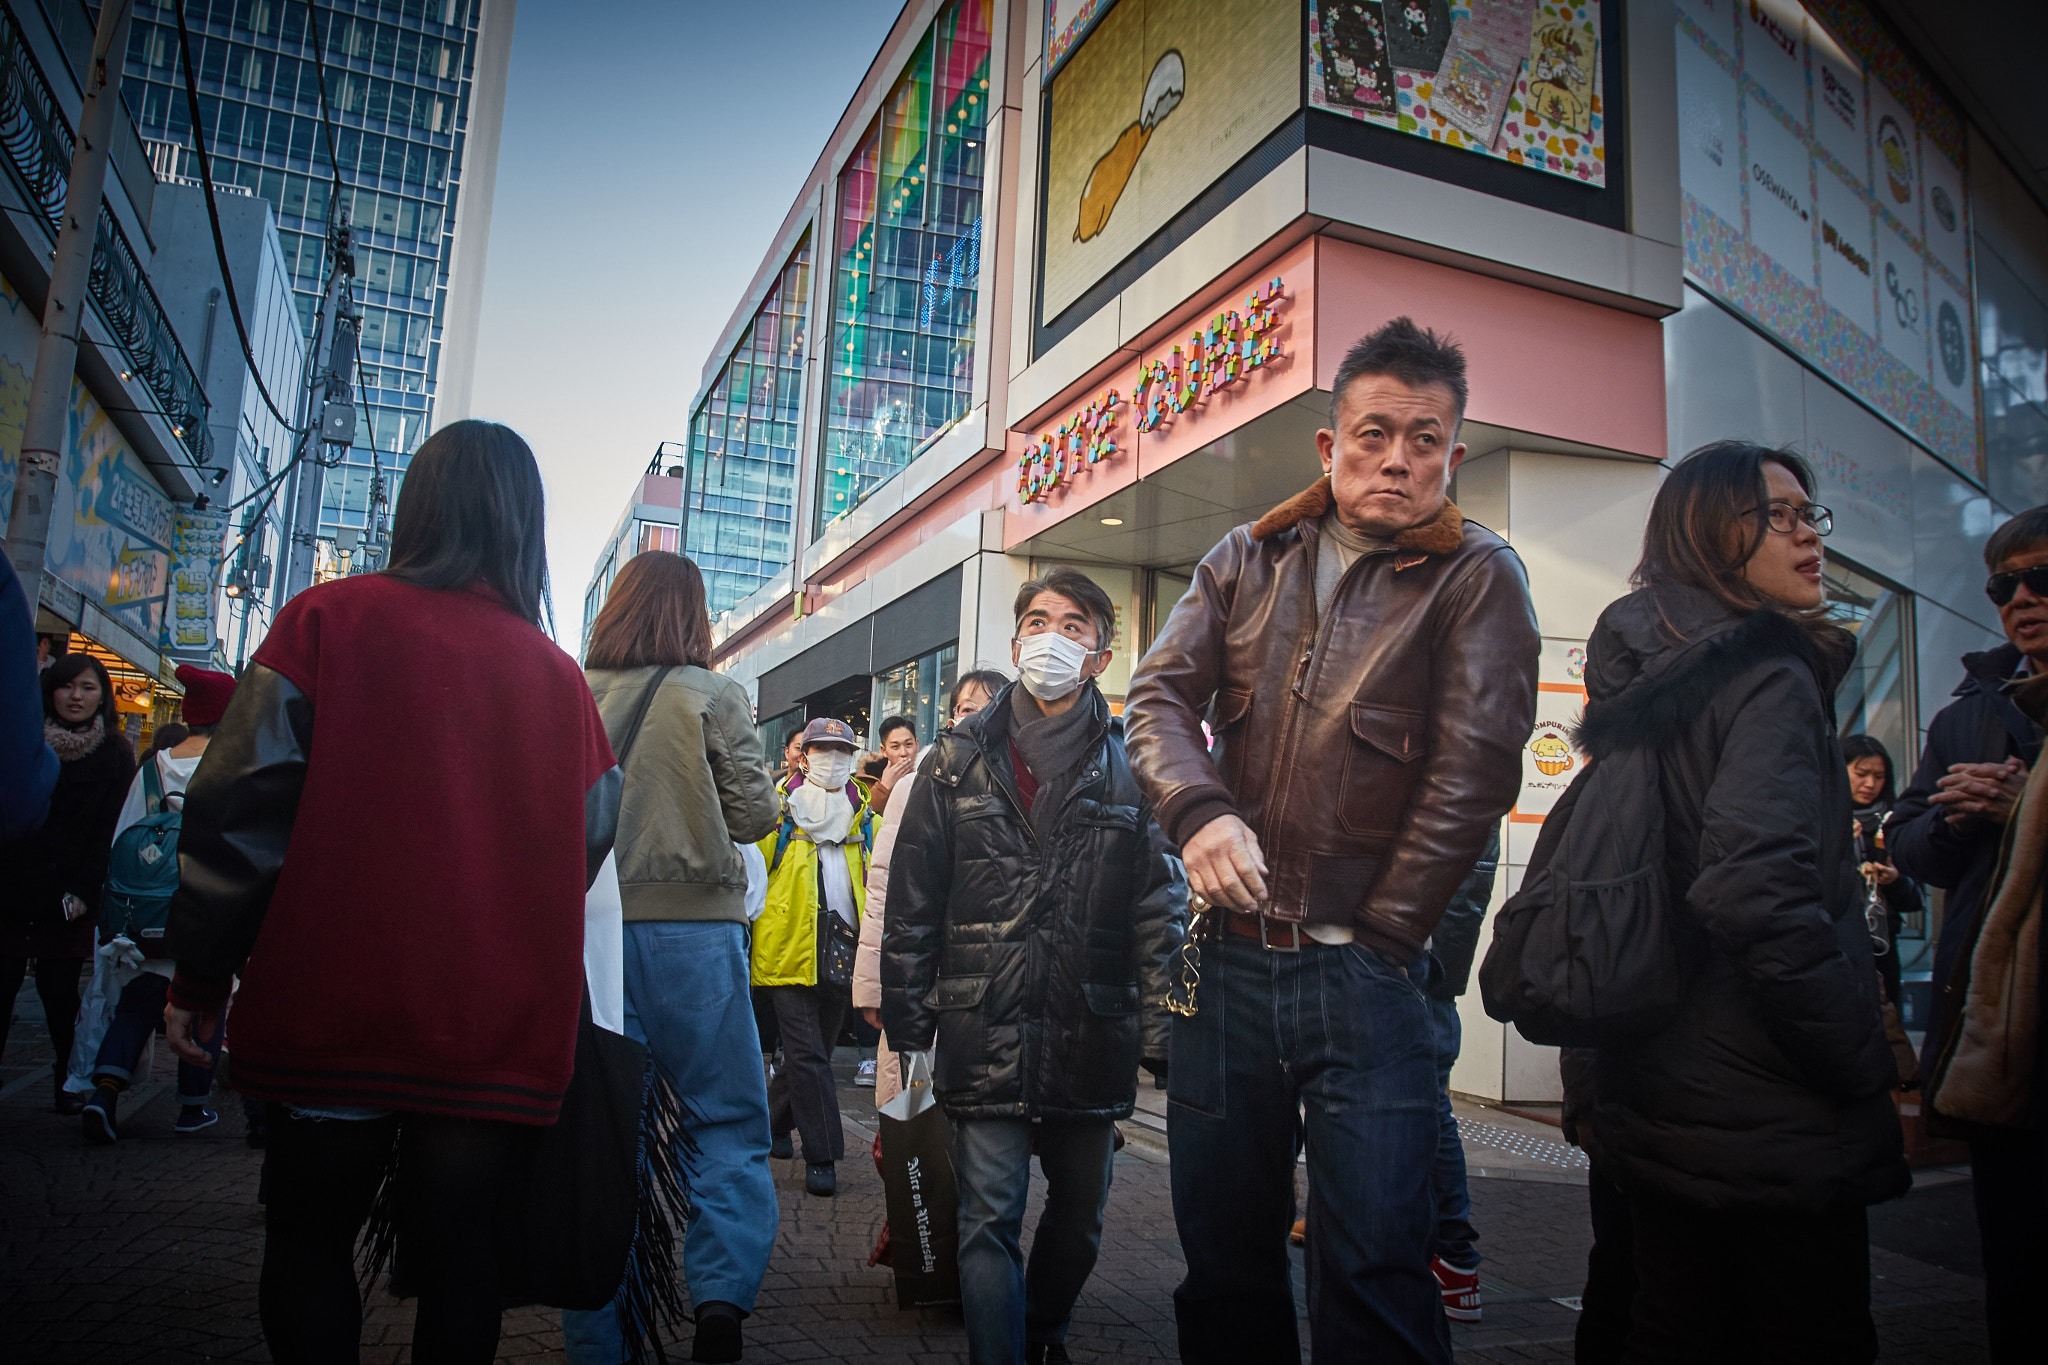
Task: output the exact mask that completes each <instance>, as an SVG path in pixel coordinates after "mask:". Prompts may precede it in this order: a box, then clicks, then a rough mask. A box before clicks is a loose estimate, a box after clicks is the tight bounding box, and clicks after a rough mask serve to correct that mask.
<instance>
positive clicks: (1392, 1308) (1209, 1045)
mask: <svg viewBox="0 0 2048 1365" xmlns="http://www.w3.org/2000/svg"><path fill="white" fill-rule="evenodd" d="M1201 974H1202V982H1201V990H1200V995H1199V1001H1200V1011H1199V1012H1198V1013H1197V1014H1195V1015H1194V1016H1193V1017H1192V1018H1186V1017H1182V1016H1178V1015H1176V1016H1175V1018H1174V1021H1173V1069H1172V1072H1171V1074H1170V1075H1169V1076H1168V1078H1167V1099H1168V1105H1167V1136H1168V1139H1169V1141H1170V1142H1171V1143H1172V1146H1173V1166H1172V1181H1173V1216H1174V1222H1175V1224H1176V1225H1177V1226H1178V1228H1179V1230H1180V1243H1181V1250H1182V1252H1183V1253H1184V1254H1185V1255H1186V1257H1187V1263H1188V1272H1187V1278H1186V1279H1184V1280H1182V1281H1181V1284H1180V1287H1179V1288H1178V1289H1176V1290H1174V1293H1173V1304H1174V1316H1175V1319H1176V1320H1177V1322H1178V1325H1179V1329H1180V1354H1181V1360H1182V1361H1183V1362H1186V1365H1208V1362H1211V1361H1214V1362H1218V1363H1219V1365H1221V1363H1222V1362H1229V1363H1230V1365H1240V1363H1241V1362H1247V1361H1252V1362H1260V1365H1266V1363H1267V1362H1274V1361H1290V1362H1291V1361H1297V1360H1299V1359H1300V1356H1301V1346H1300V1341H1299V1338H1298V1336H1297V1334H1296V1331H1295V1326H1294V1294H1293V1290H1292V1287H1291V1283H1290V1280H1291V1271H1290V1266H1289V1262H1288V1259H1287V1232H1288V1228H1289V1227H1290V1226H1291V1224H1292V1223H1293V1220H1294V1165H1295V1155H1296V1152H1297V1150H1298V1149H1297V1146H1296V1142H1297V1138H1296V1131H1297V1123H1299V1122H1301V1121H1302V1120H1300V1119H1298V1118H1297V1115H1299V1114H1301V1113H1302V1111H1303V1109H1304V1108H1305V1109H1306V1120H1305V1123H1306V1127H1305V1131H1306V1136H1307V1141H1308V1166H1309V1180H1308V1184H1309V1197H1308V1248H1307V1251H1308V1257H1307V1259H1308V1310H1309V1338H1310V1347H1311V1350H1312V1352H1313V1354H1314V1357H1315V1359H1317V1360H1319V1361H1322V1360H1370V1361H1376V1362H1393V1361H1425V1362H1429V1365H1450V1359H1451V1337H1450V1328H1449V1326H1448V1324H1447V1323H1446V1322H1445V1319H1444V1313H1443V1303H1442V1300H1441V1298H1440V1297H1439V1295H1438V1291H1437V1284H1436V1277H1435V1276H1433V1275H1431V1274H1430V1272H1429V1258H1430V1253H1431V1250H1432V1248H1433V1247H1434V1245H1435V1243H1436V1238H1437V1207H1436V1192H1435V1188H1434V1184H1435V1182H1434V1179H1433V1172H1434V1170H1435V1166H1436V1159H1437V1153H1438V1149H1439V1147H1440V1145H1441V1141H1442V1112H1443V1091H1442V1090H1441V1088H1440V1087H1439V1086H1438V1083H1437V1075H1438V1064H1437V1047H1436V1040H1435V1037H1434V1030H1433V1029H1432V1028H1431V1019H1430V1003H1429V1000H1428V999H1427V998H1426V997H1425V996H1424V995H1423V993H1422V983H1423V982H1424V981H1425V980H1426V979H1427V975H1428V958H1427V957H1426V956H1424V957H1418V958H1417V959H1416V960H1415V961H1414V962H1413V963H1410V964H1407V965H1406V966H1397V965H1395V964H1393V963H1390V962H1388V961H1387V960H1386V959H1385V958H1383V957H1381V956H1380V955H1379V954H1378V953H1375V952H1373V951H1372V950H1371V949H1368V948H1365V947H1362V946H1360V945H1357V944H1346V945H1342V946H1333V945H1322V944H1311V945H1308V946H1306V947H1304V948H1302V949H1301V950H1300V951H1299V952H1269V951H1267V950H1266V949H1264V948H1261V947H1260V946H1259V945H1258V944H1257V943H1255V942H1251V941H1248V940H1245V939H1241V938H1236V937H1232V936H1225V937H1224V938H1223V940H1222V941H1221V942H1219V943H1211V944H1207V945H1204V946H1203V948H1202V959H1201Z"/></svg>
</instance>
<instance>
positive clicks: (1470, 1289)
mask: <svg viewBox="0 0 2048 1365" xmlns="http://www.w3.org/2000/svg"><path fill="white" fill-rule="evenodd" d="M1429 1269H1430V1273H1431V1274H1433V1275H1435V1276H1436V1287H1437V1291H1438V1292H1439V1293H1440V1294H1442V1295H1443V1300H1444V1316H1445V1317H1447V1318H1449V1319H1450V1320H1451V1321H1452V1322H1477V1321H1479V1272H1478V1271H1477V1270H1460V1269H1458V1268H1457V1267H1456V1266H1449V1265H1445V1264H1444V1263H1443V1258H1442V1257H1437V1258H1435V1259H1433V1260H1432V1261H1430V1263H1429Z"/></svg>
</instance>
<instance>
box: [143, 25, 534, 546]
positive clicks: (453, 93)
mask: <svg viewBox="0 0 2048 1365" xmlns="http://www.w3.org/2000/svg"><path fill="white" fill-rule="evenodd" d="M514 13H515V4H514V0H320V3H317V4H313V5H310V6H309V5H306V4H303V3H298V2H297V0H291V2H289V3H287V0H212V3H211V4H210V5H209V4H197V5H187V6H186V7H185V23H186V26H187V29H188V31H189V32H190V34H191V37H192V42H193V51H192V54H191V55H192V63H193V69H194V75H195V77H196V79H197V83H198V86H199V92H200V107H201V111H202V113H203V115H204V120H205V121H204V123H203V125H202V127H203V131H204V132H205V134H206V144H207V152H208V156H209V158H210V159H211V161H212V164H213V175H214V179H215V180H216V181H221V182H226V183H230V184H235V185H240V186H242V187H243V188H245V189H247V190H249V191H250V192H251V193H253V194H255V195H257V196H259V197H261V198H263V199H264V200H266V201H268V203H269V204H270V207H271V209H272V211H273V212H274V213H275V214H276V216H277V224H278V233H279V240H280V243H281V245H282V249H283V253H284V260H285V264H286V268H287V271H288V274H289V276H290V278H291V281H292V285H293V289H294V291H295V299H296V306H297V311H298V317H299V323H300V328H301V331H302V332H303V333H305V334H306V335H308V336H310V334H311V329H312V322H313V315H314V310H315V309H316V308H317V306H318V304H319V301H320V297H321V294H322V291H323V290H324V288H325V286H326V281H327V274H328V269H329V262H328V259H327V254H326V238H327V229H328V225H329V223H330V222H331V221H333V220H334V219H335V217H336V216H337V215H338V214H339V213H340V212H342V211H344V210H345V211H346V212H347V213H348V216H349V221H350V223H351V224H352V225H353V226H354V227H355V228H356V229H357V237H356V240H357V243H358V246H357V253H356V254H357V282H356V295H355V296H356V300H357V303H358V304H359V305H360V306H361V308H362V312H363V327H362V335H361V371H362V372H361V376H360V382H361V385H362V396H363V399H364V402H365V407H366V410H367V416H366V420H365V421H364V422H362V423H361V424H359V429H358V431H357V433H356V440H355V444H354V446H352V447H351V448H350V449H349V450H348V451H347V452H346V453H345V455H344V458H343V460H342V463H341V464H340V466H339V467H337V468H334V469H331V470H329V471H327V473H326V478H325V483H324V485H323V491H322V497H321V503H320V513H319V516H320V526H319V532H318V535H319V538H320V539H321V540H323V541H325V542H327V544H326V545H325V546H324V547H323V550H322V553H323V558H324V559H326V560H328V561H330V562H331V561H332V560H333V558H334V556H335V553H336V547H337V546H339V545H341V544H353V543H354V542H355V540H356V539H357V538H358V537H360V536H361V535H362V533H363V532H365V531H366V530H368V529H369V528H370V527H371V525H372V524H373V522H374V521H375V517H374V515H373V512H372V508H371V497H372V494H373V487H374V486H375V485H376V484H377V483H378V481H379V479H380V477H381V482H382V488H381V490H378V491H381V493H382V495H383V497H384V498H385V499H386V500H387V501H388V503H389V504H391V505H395V503H396V501H397V490H398V484H399V482H400V481H402V479H403V477H404V471H405V467H406V464H407V463H408V462H409V460H410V459H411V455H412V452H413V450H414V449H415V448H417V447H418V445H419V443H420V441H421V440H422V439H424V438H425V436H426V435H427V433H428V432H429V431H430V430H432V429H433V428H434V427H435V426H437V425H441V424H445V423H446V422H449V421H453V420H456V419H458V418H461V417H465V416H467V415H468V410H469V393H470V385H471V378H472V374H473V369H472V367H473V364H474V354H473V353H474V348H475V339H476V328H477V325H478V316H479V310H480V308H481V306H482V287H483V267H484V259H485V253H486V249H487V246H488V243H489V237H490V217H491V196H492V188H493V183H494V180H495V177H496V173H497V159H498V136H499V125H500V124H501V122H502V120H503V114H504V100H505V81H506V74H507V71H508V68H509V62H510V56H511V43H512V25H513V19H514ZM309 17H310V22H311V25H312V28H313V30H314V31H317V33H318V36H319V40H320V56H321V60H322V62H324V65H325V70H326V73H327V84H328V89H327V104H328V108H329V109H330V110H331V112H332V117H333V122H334V137H335V149H334V156H335V159H336V162H338V164H335V165H331V164H330V161H329V157H328V152H327V147H326V139H325V132H324V130H323V127H322V122H321V106H320V89H319V84H318V77H317V68H316V64H315V61H314V49H313V37H312V33H311V32H309V27H308V25H309ZM123 72H124V75H123V80H122V94H123V96H124V97H125V99H126V101H127V104H128V107H129V109H130V111H131V112H132V113H133V114H134V116H135V120H136V123H137V125H138V126H139V127H140V129H141V131H142V135H143V136H144V137H145V138H147V139H149V140H150V141H151V143H152V154H153V156H154V158H155V161H156V163H157V168H158V171H159V173H160V174H161V175H162V176H163V177H164V178H166V179H187V180H194V179H195V178H196V177H197V176H198V174H199V171H198V164H197V158H196V156H194V155H193V154H192V151H191V148H192V145H193V138H192V120H191V116H190V110H189V108H188V101H187V98H186V92H185V86H184V71H183V67H182V65H181V64H180V60H179V37H178V24H177V15H176V13H175V12H174V11H173V10H172V9H170V8H169V7H168V6H162V5H150V4H138V5H137V6H136V13H135V20H134V29H133V31H132V33H131V34H130V37H129V44H128V54H127V62H126V64H125V66H124V68H123ZM337 172H338V174H339V177H340V181H341V185H342V189H341V191H340V194H339V197H338V199H337V195H336V193H335V191H334V179H335V176H336V174H337ZM195 183H196V180H195ZM323 359H324V358H323ZM275 392H276V391H275V390H273V393H274V394H275ZM293 394H294V401H296V396H297V389H296V388H294V390H293ZM284 401H285V400H284V399H283V397H282V396H279V402H280V403H281V404H282V403H283V402H284ZM287 411H291V412H292V413H293V416H294V417H295V418H296V415H297V414H296V411H295V410H293V409H287ZM386 511H387V514H388V506H387V509H386ZM277 559H278V562H279V563H282V562H283V556H278V557H277Z"/></svg>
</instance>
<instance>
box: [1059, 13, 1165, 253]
mask: <svg viewBox="0 0 2048 1365" xmlns="http://www.w3.org/2000/svg"><path fill="white" fill-rule="evenodd" d="M1187 89H1188V70H1187V64H1186V63H1184V62H1183V61H1182V60H1181V56H1180V53H1178V52H1175V51H1172V50H1170V49H1169V50H1168V51H1167V53H1166V55H1165V56H1163V57H1161V58H1160V59H1159V60H1158V61H1157V62H1156V63H1154V64H1153V67H1152V78H1151V79H1150V80H1148V81H1146V82H1145V98H1144V99H1143V100H1142V101H1140V103H1139V105H1138V121H1137V122H1136V123H1133V124H1132V125H1131V126H1130V127H1128V128H1126V129H1124V131H1123V135H1122V136H1121V137H1119V138H1117V140H1116V145H1115V146H1113V147H1111V148H1110V149H1109V150H1108V151H1107V152H1104V153H1103V154H1102V159H1101V160H1100V161H1098V162H1096V163H1095V169H1094V170H1092V171H1090V172H1089V173H1088V183H1087V184H1086V185H1084V186H1082V187H1081V216H1080V220H1079V221H1078V222H1076V223H1075V224H1074V240H1075V241H1077V242H1085V241H1088V240H1089V239H1090V238H1092V237H1094V236H1095V235H1096V234H1097V233H1099V232H1101V231H1102V229H1103V228H1105V227H1107V226H1108V225H1109V215H1111V214H1112V213H1115V212H1116V204H1117V200H1119V199H1121V198H1123V193H1124V186H1126V185H1128V184H1130V183H1131V174H1132V173H1133V172H1134V171H1136V170H1137V169H1138V157H1139V156H1140V155H1141V154H1142V153H1143V152H1144V150H1145V144H1146V143H1148V142H1150V141H1151V140H1152V134H1153V133H1155V132H1157V131H1158V129H1159V125H1160V124H1161V123H1162V122H1163V121H1164V120H1165V118H1166V116H1167V115H1168V114H1170V113H1172V112H1173V111H1174V110H1175V109H1177V108H1179V107H1180V102H1181V100H1182V99H1183V98H1184V97H1185V96H1186V94H1187Z"/></svg>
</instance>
